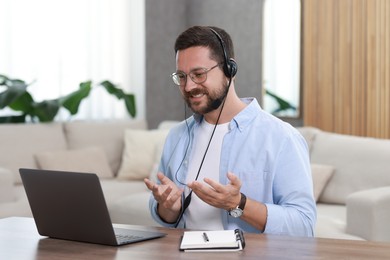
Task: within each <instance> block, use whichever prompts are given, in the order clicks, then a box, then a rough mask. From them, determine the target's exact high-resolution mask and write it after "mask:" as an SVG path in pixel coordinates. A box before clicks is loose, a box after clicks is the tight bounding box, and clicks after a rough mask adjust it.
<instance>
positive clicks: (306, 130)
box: [297, 126, 321, 151]
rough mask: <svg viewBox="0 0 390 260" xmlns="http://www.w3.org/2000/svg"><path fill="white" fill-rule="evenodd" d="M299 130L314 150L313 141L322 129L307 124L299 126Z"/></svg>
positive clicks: (310, 148)
mask: <svg viewBox="0 0 390 260" xmlns="http://www.w3.org/2000/svg"><path fill="white" fill-rule="evenodd" d="M297 130H298V131H299V132H300V133H301V135H302V136H303V138H305V140H306V143H307V146H308V147H309V151H311V150H312V147H313V143H314V140H315V137H316V134H317V133H318V132H320V131H321V130H320V129H318V128H315V127H310V126H305V127H297Z"/></svg>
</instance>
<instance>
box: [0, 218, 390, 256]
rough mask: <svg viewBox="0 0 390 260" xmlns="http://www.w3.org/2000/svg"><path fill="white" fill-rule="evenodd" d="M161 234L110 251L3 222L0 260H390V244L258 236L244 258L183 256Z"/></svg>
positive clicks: (172, 237) (27, 224)
mask: <svg viewBox="0 0 390 260" xmlns="http://www.w3.org/2000/svg"><path fill="white" fill-rule="evenodd" d="M119 226H121V227H123V226H128V227H132V228H139V229H148V228H146V227H140V226H129V225H119ZM157 229H159V230H161V231H163V232H165V233H167V236H166V237H164V238H159V239H155V240H150V241H145V242H140V243H135V244H130V245H125V246H119V247H111V246H102V245H95V244H89V243H80V242H73V241H65V240H59V239H50V238H46V237H42V236H40V235H39V234H38V232H37V230H36V227H35V223H34V220H33V219H32V218H20V217H12V218H4V219H0V259H7V260H8V259H11V260H12V259H18V260H19V259H22V260H29V259H50V260H55V259H94V260H99V259H137V260H138V259H164V260H165V259H209V260H211V259H212V260H214V259H224V260H227V259H390V243H380V242H366V241H353V240H337V239H324V238H298V237H288V236H277V235H259V234H245V239H246V248H245V250H244V251H241V252H224V253H222V252H218V253H212V252H209V253H185V252H180V251H179V250H178V247H179V241H180V237H181V235H182V234H183V230H180V229H167V228H157Z"/></svg>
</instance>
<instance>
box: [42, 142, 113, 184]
mask: <svg viewBox="0 0 390 260" xmlns="http://www.w3.org/2000/svg"><path fill="white" fill-rule="evenodd" d="M35 158H36V160H37V164H38V167H39V168H40V169H45V170H60V171H78V172H90V173H96V174H97V175H98V176H99V178H112V177H114V175H113V173H112V171H111V168H110V166H109V165H108V160H107V157H106V154H105V152H104V150H103V149H102V148H100V147H89V148H84V149H77V150H67V151H46V152H41V153H38V154H36V155H35Z"/></svg>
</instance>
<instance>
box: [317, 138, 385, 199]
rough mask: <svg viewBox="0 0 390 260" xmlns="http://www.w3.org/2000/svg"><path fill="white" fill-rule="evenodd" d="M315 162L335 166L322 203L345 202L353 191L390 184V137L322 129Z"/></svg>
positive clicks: (322, 197) (321, 197) (323, 194)
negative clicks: (381, 137) (338, 132)
mask: <svg viewBox="0 0 390 260" xmlns="http://www.w3.org/2000/svg"><path fill="white" fill-rule="evenodd" d="M311 162H312V163H317V164H327V165H332V166H333V167H334V168H335V172H334V174H333V176H332V178H331V179H330V181H329V183H328V184H327V185H326V187H325V190H324V191H323V193H322V195H321V196H320V198H319V201H320V202H324V203H337V204H345V202H346V198H347V196H348V195H350V194H351V193H353V192H356V191H361V190H365V189H371V188H377V187H383V186H389V185H390V140H385V139H375V138H369V137H357V136H349V135H342V134H335V133H328V132H322V131H320V132H318V133H317V134H316V137H315V141H314V143H313V147H312V152H311Z"/></svg>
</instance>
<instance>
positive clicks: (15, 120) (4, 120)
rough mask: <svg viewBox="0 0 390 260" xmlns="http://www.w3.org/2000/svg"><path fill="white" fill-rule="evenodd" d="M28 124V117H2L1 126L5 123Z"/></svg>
mask: <svg viewBox="0 0 390 260" xmlns="http://www.w3.org/2000/svg"><path fill="white" fill-rule="evenodd" d="M24 122H26V115H20V116H0V124H5V123H24Z"/></svg>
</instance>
